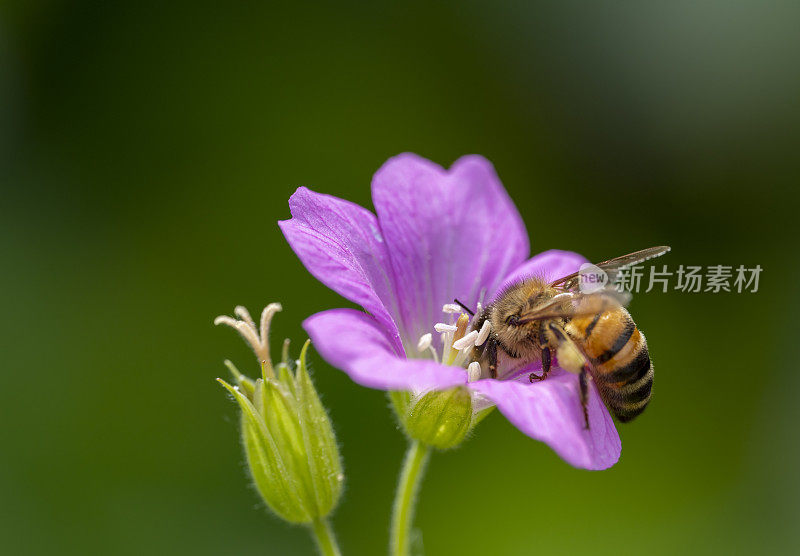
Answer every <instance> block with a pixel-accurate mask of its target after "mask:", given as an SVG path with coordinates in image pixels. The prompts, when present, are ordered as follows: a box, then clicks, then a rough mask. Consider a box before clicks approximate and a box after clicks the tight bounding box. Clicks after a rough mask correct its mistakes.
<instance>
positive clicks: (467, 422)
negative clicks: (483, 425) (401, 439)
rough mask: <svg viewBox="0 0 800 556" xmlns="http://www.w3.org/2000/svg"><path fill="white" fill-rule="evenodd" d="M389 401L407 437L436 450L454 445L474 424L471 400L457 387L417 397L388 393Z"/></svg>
mask: <svg viewBox="0 0 800 556" xmlns="http://www.w3.org/2000/svg"><path fill="white" fill-rule="evenodd" d="M391 399H392V402H393V403H394V408H395V411H396V413H397V415H398V417H399V418H400V422H401V424H402V425H403V428H404V429H405V431H406V433H407V434H408V436H410V437H411V438H413V439H414V440H419V441H420V442H422V443H423V444H425V445H427V446H431V447H433V448H438V449H440V450H446V449H449V448H454V447H456V446H458V445H459V444H460V443H461V442H462V441H463V440H464V438H466V436H467V433H469V431H470V430H471V429H472V427H473V426H474V425H475V424H476V423H477V421H476V420H475V419H474V418H473V407H472V397H471V395H470V393H469V391H468V390H467V389H466V388H464V387H461V386H459V387H456V388H451V389H449V390H444V391H434V392H428V393H426V394H423V395H421V396H419V397H415V396H413V395H412V394H410V393H408V392H392V394H391Z"/></svg>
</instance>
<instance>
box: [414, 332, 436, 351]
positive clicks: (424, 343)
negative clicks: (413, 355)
mask: <svg viewBox="0 0 800 556" xmlns="http://www.w3.org/2000/svg"><path fill="white" fill-rule="evenodd" d="M431 342H433V336H432V335H431V333H430V332H428V333H427V334H423V335H422V336H420V338H419V341H418V342H417V351H419V352H422V351H425V350H426V349H428V348H429V347H431Z"/></svg>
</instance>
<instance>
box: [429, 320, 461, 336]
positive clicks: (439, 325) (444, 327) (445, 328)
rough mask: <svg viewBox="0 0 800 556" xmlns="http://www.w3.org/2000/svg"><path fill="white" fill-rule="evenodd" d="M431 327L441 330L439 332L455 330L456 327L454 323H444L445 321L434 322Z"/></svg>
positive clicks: (437, 330)
mask: <svg viewBox="0 0 800 556" xmlns="http://www.w3.org/2000/svg"><path fill="white" fill-rule="evenodd" d="M433 329H434V330H435V331H436V332H441V333H445V332H455V331H456V330H457V328H456V327H455V326H454V325H452V324H445V323H443V322H437V323H436V324H434V325H433Z"/></svg>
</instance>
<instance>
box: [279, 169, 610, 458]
mask: <svg viewBox="0 0 800 556" xmlns="http://www.w3.org/2000/svg"><path fill="white" fill-rule="evenodd" d="M372 200H373V203H374V205H375V211H376V213H377V216H376V215H375V214H373V213H372V212H370V211H369V210H367V209H365V208H362V207H360V206H358V205H355V204H353V203H350V202H348V201H345V200H342V199H338V198H336V197H331V196H329V195H323V194H320V193H315V192H313V191H311V190H309V189H306V188H305V187H301V188H299V189H298V190H297V191H296V192H295V193H294V195H292V197H291V198H290V199H289V207H290V209H291V213H292V218H291V220H285V221H282V222H280V223H279V224H280V227H281V229H282V230H283V233H284V235H285V236H286V239H287V240H288V241H289V244H290V245H291V247H292V249H294V251H295V253H297V255H298V256H299V257H300V260H301V261H302V262H303V264H304V265H305V266H306V268H307V269H308V270H309V272H311V274H313V275H314V276H315V277H316V278H317V279H319V280H320V281H321V282H323V283H324V284H325V285H327V286H328V287H330V288H331V289H333V290H334V291H336V292H338V293H339V294H340V295H342V296H344V297H345V298H347V299H349V300H350V301H353V302H354V303H357V304H359V305H361V307H363V308H364V310H365V311H366V313H364V312H361V311H357V310H353V309H332V310H329V311H323V312H321V313H317V314H315V315H313V316H311V317H309V318H308V319H307V320H306V321H305V322H304V324H303V326H304V328H305V329H306V331H307V332H308V334H309V335H310V336H311V339H312V341H313V343H314V346H315V347H316V349H317V351H319V353H320V354H321V355H322V356H323V357H324V358H325V359H326V360H327V361H328V362H329V363H330V364H331V365H333V366H335V367H337V368H340V369H342V370H344V371H345V372H346V373H347V374H348V375H349V376H350V377H351V378H352V379H353V380H354V381H356V382H357V383H359V384H362V385H364V386H368V387H370V388H377V389H381V390H389V391H398V390H402V391H412V392H417V393H419V392H425V391H429V390H444V389H448V388H451V387H454V386H465V387H467V388H468V389H469V391H470V392H471V393H472V396H473V399H474V400H475V402H476V403H475V405H476V407H477V406H482V407H486V406H487V405H491V404H496V405H497V408H498V409H499V410H500V412H502V413H503V415H505V416H506V418H508V420H509V421H511V423H513V424H514V426H516V427H517V428H519V429H520V430H521V431H522V432H524V433H525V434H527V435H528V436H530V437H532V438H535V439H537V440H540V441H542V442H546V443H547V444H548V445H549V446H550V447H551V448H553V450H555V452H556V453H557V454H558V455H559V456H561V457H562V458H563V459H565V460H566V461H567V462H569V463H570V464H571V465H573V466H575V467H582V468H586V469H605V468H608V467H610V466H612V465H614V463H616V461H617V460H618V459H619V454H620V448H621V447H620V440H619V436H618V435H617V431H616V428H615V427H614V423H613V421H612V419H611V416H610V415H609V413H608V411H607V410H606V408H605V406H604V405H603V403H602V401H601V400H600V397H599V395H598V394H597V391H596V389H595V388H594V386H592V389H591V393H590V396H589V405H588V410H589V421H590V423H591V428H590V429H589V430H586V429H584V421H583V413H582V410H581V406H580V401H579V394H578V378H577V376H575V375H572V374H570V373H567V372H566V371H563V370H562V369H560V368H557V367H555V368H554V369H553V371H552V372H551V374H550V375H549V376H548V378H547V379H546V380H544V381H541V382H535V383H530V381H529V380H528V373H529V372H530V370H531V369H530V368H529V369H525V372H521V373H520V372H518V373H513V374H511V375H510V376H504V377H503V379H502V380H497V379H490V378H481V377H480V375H479V374H476V372H475V371H476V369H475V368H474V365H473V367H472V368H470V369H469V370H468V369H467V368H466V367H467V363H469V360H468V358H466V357H465V356H463V354H464V353H467V349H466V348H465V349H464V351H462V352H458V356H457V357H455V358H450V357H448V354H452V353H455V352H454V351H451V350H450V349H449V348H450V346H451V344H452V341H453V336H452V332H451V330H452V329H450V328H448V324H452V320H450V321H449V323H448V322H444V323H442V322H441V321H443V320H445V321H446V320H447V317H448V315H446V314H443V306H445V305H446V304H449V303H452V301H453V299H454V298H458V299H459V300H460V301H462V302H464V303H465V304H466V305H467V306H470V307H476V306H477V305H478V303H479V302H480V301H483V302H487V301H488V302H491V301H492V299H493V296H495V295H496V294H497V292H499V291H500V290H501V288H502V287H503V285H505V284H509V283H512V282H514V281H517V280H519V279H521V278H524V277H526V276H531V275H538V276H544V277H546V278H548V279H552V280H554V279H556V278H559V277H561V276H564V275H567V274H569V273H572V272H574V271H576V270H577V269H578V268H579V266H580V265H581V264H582V263H584V262H586V259H584V258H583V257H582V256H580V255H578V254H576V253H571V252H567V251H557V250H551V251H545V252H543V253H540V254H538V255H536V256H535V257H533V258H531V259H528V256H529V244H528V234H527V231H526V230H525V225H524V224H523V222H522V219H521V218H520V215H519V213H518V212H517V210H516V208H515V206H514V204H513V202H512V201H511V199H510V198H509V197H508V194H507V193H506V191H505V189H504V188H503V185H502V184H501V183H500V180H499V178H498V177H497V175H496V173H495V171H494V168H493V167H492V165H491V163H489V162H488V161H487V160H486V159H484V158H483V157H480V156H475V155H472V156H465V157H462V158H460V159H459V160H457V161H456V162H455V163H454V164H453V166H452V167H451V168H450V169H449V170H444V169H443V168H441V167H440V166H438V165H436V164H434V163H432V162H430V161H428V160H426V159H424V158H421V157H419V156H416V155H414V154H401V155H399V156H396V157H394V158H391V159H389V160H388V161H387V162H386V163H385V164H384V165H383V167H381V169H380V170H378V172H377V173H376V174H375V176H374V178H373V180H372ZM545 217H547V215H545ZM444 309H448V307H444ZM449 317H450V318H451V319H452V318H453V317H454V315H449ZM437 323H439V325H438V326H437V331H438V332H441V334H434V335H433V336H431V335H429V334H430V333H431V332H432V331H433V330H434V326H435V325H437ZM448 342H449V343H448ZM462 343H463V342H462ZM468 343H469V342H468ZM472 343H474V335H473V338H472ZM470 345H472V344H470ZM439 353H441V356H439ZM448 362H449V363H450V364H445V363H448ZM477 371H478V373H479V372H480V369H477Z"/></svg>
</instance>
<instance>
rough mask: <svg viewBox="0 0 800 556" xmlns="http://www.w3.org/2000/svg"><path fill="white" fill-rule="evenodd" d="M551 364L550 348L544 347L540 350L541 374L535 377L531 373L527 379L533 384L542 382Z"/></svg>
mask: <svg viewBox="0 0 800 556" xmlns="http://www.w3.org/2000/svg"><path fill="white" fill-rule="evenodd" d="M552 364H553V359H552V357H551V353H550V348H549V347H548V346H545V347H543V348H542V374H540V375H537V374H536V373H531V375H530V376H529V377H528V379H529V380H530V381H531V382H533V381H535V380H544V379H546V378H547V373H549V372H550V367H551V365H552Z"/></svg>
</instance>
